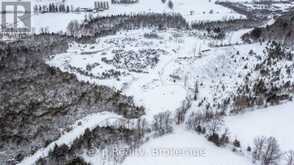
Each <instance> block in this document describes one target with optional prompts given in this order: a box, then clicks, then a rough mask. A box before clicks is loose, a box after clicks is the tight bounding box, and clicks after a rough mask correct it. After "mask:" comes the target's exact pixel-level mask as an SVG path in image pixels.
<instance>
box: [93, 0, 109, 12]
mask: <svg viewBox="0 0 294 165" xmlns="http://www.w3.org/2000/svg"><path fill="white" fill-rule="evenodd" d="M109 5H110V4H109V1H95V2H94V11H96V12H98V11H103V10H108V9H109Z"/></svg>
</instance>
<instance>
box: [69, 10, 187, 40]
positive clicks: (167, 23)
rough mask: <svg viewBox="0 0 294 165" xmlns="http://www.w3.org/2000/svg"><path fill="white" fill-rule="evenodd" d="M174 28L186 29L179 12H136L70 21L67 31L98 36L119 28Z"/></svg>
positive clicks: (81, 35)
mask: <svg viewBox="0 0 294 165" xmlns="http://www.w3.org/2000/svg"><path fill="white" fill-rule="evenodd" d="M147 27H148V28H158V29H166V28H176V29H187V28H189V25H188V23H187V22H186V20H185V19H184V18H183V17H182V16H181V15H180V14H166V13H164V14H156V13H148V14H136V15H117V16H109V17H97V18H93V17H92V18H89V19H88V20H85V21H84V22H83V23H81V24H79V23H78V22H77V21H72V22H71V23H70V24H69V25H68V27H67V32H68V34H70V35H73V36H75V37H84V36H91V37H100V36H105V35H108V34H115V33H116V32H118V31H120V30H132V29H139V28H147Z"/></svg>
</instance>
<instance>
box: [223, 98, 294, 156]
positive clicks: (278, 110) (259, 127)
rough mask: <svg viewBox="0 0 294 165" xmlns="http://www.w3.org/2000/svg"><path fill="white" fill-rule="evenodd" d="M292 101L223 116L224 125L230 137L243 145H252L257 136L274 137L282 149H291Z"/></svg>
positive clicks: (293, 144) (293, 112)
mask: <svg viewBox="0 0 294 165" xmlns="http://www.w3.org/2000/svg"><path fill="white" fill-rule="evenodd" d="M293 118H294V102H293V101H292V102H287V103H284V104H282V105H276V106H272V107H268V108H263V109H254V110H252V111H248V112H246V113H244V114H240V115H236V116H230V117H227V118H225V125H226V127H228V128H229V130H230V132H231V136H232V137H236V138H238V139H239V140H240V141H241V143H242V145H243V147H246V145H249V146H252V144H253V140H254V138H256V137H259V136H266V137H270V136H272V137H275V138H276V139H277V141H278V143H279V144H280V146H281V149H282V151H284V152H285V151H288V150H291V149H292V150H293V148H294V140H293V139H294V133H293V131H292V126H293V125H294V120H293Z"/></svg>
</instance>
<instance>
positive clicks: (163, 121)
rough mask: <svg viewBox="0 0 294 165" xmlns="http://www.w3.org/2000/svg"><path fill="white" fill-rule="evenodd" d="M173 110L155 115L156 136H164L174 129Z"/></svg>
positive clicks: (153, 125)
mask: <svg viewBox="0 0 294 165" xmlns="http://www.w3.org/2000/svg"><path fill="white" fill-rule="evenodd" d="M172 124H173V121H172V117H171V112H169V111H166V112H162V113H159V114H157V115H155V116H154V117H153V123H152V131H154V135H155V136H162V135H164V134H167V133H170V132H172V131H173V127H172Z"/></svg>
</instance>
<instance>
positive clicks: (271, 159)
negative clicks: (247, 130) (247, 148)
mask: <svg viewBox="0 0 294 165" xmlns="http://www.w3.org/2000/svg"><path fill="white" fill-rule="evenodd" d="M281 156H282V153H281V150H280V146H279V144H278V142H277V140H276V139H275V138H274V137H269V138H266V137H257V138H256V139H255V140H254V150H253V153H252V158H253V160H254V161H256V160H258V161H260V162H261V163H262V165H275V164H278V162H279V161H280V159H281Z"/></svg>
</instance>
